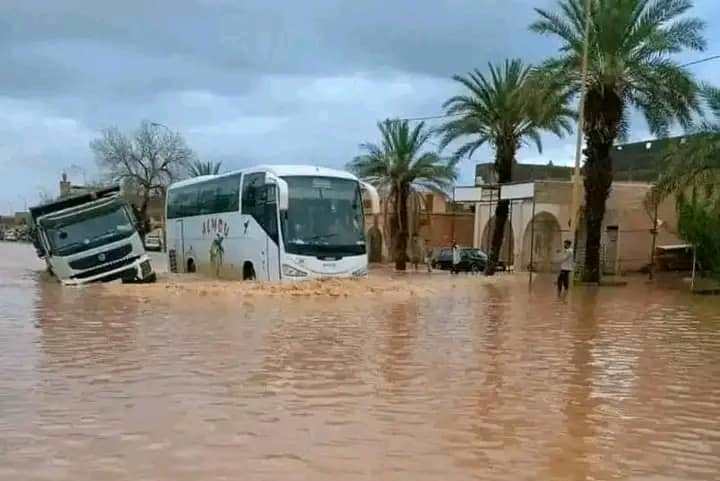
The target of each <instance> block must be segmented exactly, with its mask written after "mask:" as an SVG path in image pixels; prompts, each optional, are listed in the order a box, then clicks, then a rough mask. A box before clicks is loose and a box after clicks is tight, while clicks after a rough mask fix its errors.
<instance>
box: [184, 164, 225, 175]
mask: <svg viewBox="0 0 720 481" xmlns="http://www.w3.org/2000/svg"><path fill="white" fill-rule="evenodd" d="M221 167H222V162H212V161H210V160H208V161H207V162H203V161H202V160H195V161H193V162H191V163H190V165H189V166H188V175H189V176H190V177H200V176H201V175H217V174H219V173H220V168H221Z"/></svg>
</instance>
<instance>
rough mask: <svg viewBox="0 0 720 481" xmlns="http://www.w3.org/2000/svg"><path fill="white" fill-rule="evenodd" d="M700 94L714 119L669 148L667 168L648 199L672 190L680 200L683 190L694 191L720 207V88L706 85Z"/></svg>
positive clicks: (682, 198)
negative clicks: (683, 140) (719, 187)
mask: <svg viewBox="0 0 720 481" xmlns="http://www.w3.org/2000/svg"><path fill="white" fill-rule="evenodd" d="M702 96H703V98H704V99H705V101H706V103H707V106H708V110H709V111H710V112H711V113H712V114H713V116H714V121H708V122H703V123H702V124H701V125H700V127H699V128H698V129H697V132H696V133H695V135H692V136H689V137H686V138H685V142H683V143H680V142H678V143H676V144H674V145H672V146H671V147H669V148H668V150H667V151H666V153H665V161H666V163H667V165H666V168H665V169H664V170H663V173H662V175H661V176H660V178H659V179H658V182H657V184H656V185H655V187H654V188H653V190H652V191H651V192H650V193H649V195H648V201H649V202H650V203H653V202H654V201H655V202H659V201H661V200H663V199H665V198H667V197H668V196H670V195H672V194H675V195H677V196H678V200H679V201H681V202H679V203H682V201H683V200H684V197H685V195H686V194H689V193H692V192H693V191H697V192H698V193H699V194H700V195H701V196H702V197H703V198H704V200H705V201H708V202H709V203H711V204H713V205H715V206H716V207H717V208H720V189H718V186H720V89H718V88H715V87H710V86H705V87H704V88H703V91H702Z"/></svg>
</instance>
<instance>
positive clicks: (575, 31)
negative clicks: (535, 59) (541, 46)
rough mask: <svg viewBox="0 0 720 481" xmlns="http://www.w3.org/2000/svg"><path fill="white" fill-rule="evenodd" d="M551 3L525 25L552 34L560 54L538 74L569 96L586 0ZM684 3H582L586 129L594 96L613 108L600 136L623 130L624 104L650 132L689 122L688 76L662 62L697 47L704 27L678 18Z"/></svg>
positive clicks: (693, 98) (576, 81)
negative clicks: (611, 127)
mask: <svg viewBox="0 0 720 481" xmlns="http://www.w3.org/2000/svg"><path fill="white" fill-rule="evenodd" d="M558 3H559V7H560V10H561V13H560V14H557V13H552V12H548V11H546V10H543V9H536V12H537V13H538V14H539V15H540V17H541V18H540V19H539V20H537V21H536V22H535V23H533V24H532V25H531V26H530V28H531V30H533V31H535V32H537V33H539V34H543V35H550V36H555V37H559V39H560V41H561V42H562V45H561V47H560V55H559V56H558V57H555V58H551V59H549V60H547V61H546V62H545V63H544V64H543V65H542V66H541V67H540V72H541V73H544V74H546V80H547V79H551V80H552V81H554V82H556V83H560V84H563V85H568V86H570V88H571V89H572V91H573V92H575V93H577V92H579V91H580V86H581V84H582V71H581V66H582V56H583V39H584V33H585V19H586V15H587V14H588V12H587V10H586V7H585V3H586V0H560V1H559V2H558ZM692 6H693V2H692V0H590V12H589V15H590V24H589V27H590V28H589V32H588V69H587V94H586V95H587V100H586V102H587V105H586V108H585V112H586V115H585V120H586V121H588V120H590V121H591V123H590V125H589V126H588V127H587V128H593V127H594V125H593V124H592V121H593V120H595V119H594V116H593V113H594V112H595V111H596V110H598V109H599V108H600V107H601V106H599V105H597V104H593V103H592V102H593V100H595V101H596V102H597V101H598V100H600V99H613V100H615V101H616V103H617V107H618V108H619V112H616V114H618V115H619V116H618V117H617V118H608V119H606V123H607V122H608V121H613V120H615V121H616V122H617V128H616V129H615V131H614V132H607V134H608V135H613V134H614V135H613V138H614V137H615V136H616V135H617V134H618V133H620V134H622V133H624V132H625V129H626V127H627V113H628V112H627V110H626V107H627V106H628V105H630V106H633V107H636V108H637V109H639V110H640V111H641V112H642V113H643V114H644V116H645V118H646V120H647V122H648V125H649V127H650V130H651V131H652V132H653V133H654V134H656V135H666V134H667V131H668V129H669V127H670V126H671V124H672V122H673V121H678V122H679V123H680V124H681V125H682V126H684V127H687V126H689V125H691V122H692V117H693V114H694V113H696V112H698V111H699V100H698V96H697V93H698V88H697V85H696V84H695V82H694V80H693V77H692V75H691V74H690V73H689V72H688V71H687V70H685V69H684V68H683V67H682V66H680V65H679V64H678V63H677V62H675V61H673V60H671V59H670V58H669V57H670V55H672V54H675V53H679V52H681V51H683V50H685V49H690V50H703V49H704V48H705V44H706V42H705V39H704V38H703V36H702V30H703V28H704V22H702V21H701V20H699V19H697V18H678V17H680V16H682V15H683V14H685V13H686V12H687V11H688V10H689V9H690V8H692ZM587 128H586V129H587ZM617 129H619V130H617Z"/></svg>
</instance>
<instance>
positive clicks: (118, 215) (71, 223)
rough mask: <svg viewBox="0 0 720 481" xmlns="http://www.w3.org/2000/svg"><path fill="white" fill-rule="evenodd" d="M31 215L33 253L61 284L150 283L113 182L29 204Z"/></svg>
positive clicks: (149, 269)
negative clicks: (117, 281) (43, 261)
mask: <svg viewBox="0 0 720 481" xmlns="http://www.w3.org/2000/svg"><path fill="white" fill-rule="evenodd" d="M30 216H31V219H32V239H33V244H34V245H35V249H36V251H37V254H38V256H39V257H41V258H42V259H44V260H45V263H46V264H47V266H48V270H49V272H50V273H51V274H52V275H54V276H55V277H56V278H57V279H58V280H59V281H60V282H61V283H63V284H66V285H77V284H85V283H89V282H107V281H112V280H117V279H120V280H122V281H123V282H154V281H155V279H156V275H155V272H154V271H153V269H152V266H151V264H150V259H149V258H148V255H147V253H146V252H145V248H144V246H143V241H142V239H141V238H140V235H139V233H138V230H137V226H136V225H137V223H136V220H135V217H134V215H133V213H132V209H131V208H130V206H129V205H128V203H127V202H126V201H125V200H124V199H122V198H121V197H120V188H119V187H118V186H113V187H108V188H104V189H100V190H97V191H93V192H88V193H85V194H81V195H77V196H73V197H69V198H65V199H60V200H57V201H54V202H50V203H47V204H42V205H38V206H36V207H32V208H30Z"/></svg>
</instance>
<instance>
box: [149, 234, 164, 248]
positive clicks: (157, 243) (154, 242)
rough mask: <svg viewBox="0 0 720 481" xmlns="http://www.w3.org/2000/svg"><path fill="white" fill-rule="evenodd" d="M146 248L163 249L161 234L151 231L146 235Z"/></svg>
mask: <svg viewBox="0 0 720 481" xmlns="http://www.w3.org/2000/svg"><path fill="white" fill-rule="evenodd" d="M145 250H148V251H161V250H162V239H161V237H160V234H157V233H151V234H148V235H146V236H145Z"/></svg>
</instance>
